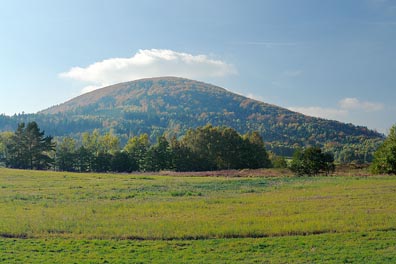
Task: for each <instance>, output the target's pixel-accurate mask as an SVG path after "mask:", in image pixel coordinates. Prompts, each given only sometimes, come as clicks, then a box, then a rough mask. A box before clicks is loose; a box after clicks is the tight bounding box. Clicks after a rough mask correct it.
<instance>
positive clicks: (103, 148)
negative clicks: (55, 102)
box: [1, 122, 271, 172]
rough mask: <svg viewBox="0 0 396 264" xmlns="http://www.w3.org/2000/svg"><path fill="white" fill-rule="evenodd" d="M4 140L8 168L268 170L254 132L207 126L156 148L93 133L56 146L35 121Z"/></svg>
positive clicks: (143, 140)
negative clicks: (244, 132)
mask: <svg viewBox="0 0 396 264" xmlns="http://www.w3.org/2000/svg"><path fill="white" fill-rule="evenodd" d="M4 135H5V134H3V136H4ZM5 138H6V139H3V140H1V141H2V142H3V151H2V152H3V160H4V161H5V164H6V166H7V167H11V168H21V169H49V168H54V169H56V170H62V171H80V172H88V171H95V172H106V171H115V172H131V171H159V170H176V171H202V170H221V169H243V168H267V167H270V166H271V162H270V160H269V157H268V154H267V152H266V150H265V147H264V142H263V140H262V138H261V137H260V136H259V134H258V133H256V132H253V133H248V134H245V135H240V134H238V133H237V132H236V131H235V130H234V129H232V128H226V127H213V126H211V125H207V126H205V127H199V128H197V129H190V130H189V131H188V132H187V134H186V135H185V136H184V137H183V138H182V139H177V138H175V137H173V138H171V139H167V138H166V137H165V136H159V137H158V138H157V142H156V143H155V144H151V143H150V141H149V136H148V135H147V134H141V135H139V136H134V137H132V138H130V139H129V140H128V142H127V144H126V145H125V146H124V147H123V148H121V147H120V141H119V138H118V137H116V136H115V135H113V134H112V133H107V134H105V135H101V134H100V133H99V131H97V130H94V131H93V132H92V133H83V135H82V138H81V142H77V141H76V140H75V139H73V138H71V137H65V138H63V139H62V140H61V141H60V142H57V144H55V143H54V142H53V139H52V137H49V136H45V135H44V132H43V131H40V129H39V127H38V125H37V123H35V122H31V123H28V124H27V125H26V126H25V124H24V123H21V124H20V125H19V126H18V128H17V130H16V131H15V133H10V134H8V136H7V137H5ZM4 142H5V144H4ZM4 145H5V147H4Z"/></svg>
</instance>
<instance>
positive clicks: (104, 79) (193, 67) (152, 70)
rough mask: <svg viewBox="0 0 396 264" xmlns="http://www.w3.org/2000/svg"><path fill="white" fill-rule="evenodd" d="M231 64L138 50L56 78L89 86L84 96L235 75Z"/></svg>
mask: <svg viewBox="0 0 396 264" xmlns="http://www.w3.org/2000/svg"><path fill="white" fill-rule="evenodd" d="M236 73H237V70H236V68H235V67H234V66H233V65H232V64H228V63H226V62H224V61H221V60H216V59H213V58H210V57H208V56H207V55H192V54H189V53H182V52H176V51H173V50H165V49H150V50H139V51H138V52H137V53H136V54H134V55H133V56H132V57H130V58H111V59H106V60H103V61H99V62H95V63H93V64H91V65H89V66H87V67H73V68H71V69H70V70H69V71H67V72H63V73H61V74H59V76H60V77H62V78H69V79H74V80H78V81H82V82H86V83H88V84H89V86H87V87H86V88H84V92H86V91H92V90H94V89H95V87H96V88H98V87H103V86H106V85H111V84H115V83H120V82H126V81H132V80H137V79H141V78H148V77H159V76H177V77H185V78H192V79H202V78H211V77H224V76H227V75H232V74H236Z"/></svg>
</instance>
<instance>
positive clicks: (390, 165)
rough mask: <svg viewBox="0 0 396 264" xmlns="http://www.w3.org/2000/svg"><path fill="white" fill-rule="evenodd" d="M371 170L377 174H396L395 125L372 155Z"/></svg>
mask: <svg viewBox="0 0 396 264" xmlns="http://www.w3.org/2000/svg"><path fill="white" fill-rule="evenodd" d="M371 170H372V172H373V173H377V174H380V173H387V174H396V125H393V126H392V128H391V129H390V131H389V135H388V137H387V138H386V139H385V141H384V143H383V144H382V145H381V146H380V147H379V148H378V150H377V151H376V152H375V153H374V161H373V163H372V165H371Z"/></svg>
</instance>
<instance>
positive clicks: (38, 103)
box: [0, 0, 396, 133]
mask: <svg viewBox="0 0 396 264" xmlns="http://www.w3.org/2000/svg"><path fill="white" fill-rule="evenodd" d="M159 76H177V77H185V78H190V79H195V80H199V81H204V82H207V83H211V84H214V85H218V86H221V87H223V88H226V89H227V90H230V91H232V92H235V93H238V94H242V95H244V96H247V97H250V98H253V99H256V100H260V101H264V102H266V103H270V104H275V105H279V106H281V107H285V108H288V109H290V110H293V111H297V112H301V113H304V114H307V115H311V116H318V117H323V118H327V119H333V120H339V121H342V122H347V123H353V124H355V125H362V126H367V127H368V128H370V129H375V130H377V131H379V132H382V133H387V132H388V130H389V128H390V127H391V126H392V125H393V124H395V123H396V120H395V119H396V104H395V103H394V101H395V99H396V87H395V86H396V85H395V84H396V0H321V1H317V0H257V1H256V0H234V1H232V0H200V1H196V0H191V1H190V0H167V1H162V0H161V1H160V0H157V1H154V0H145V1H133V0H125V1H122V0H106V1H104V0H84V1H81V0H64V1H62V0H35V1H29V0H25V1H21V0H9V1H6V0H0V94H1V96H0V114H1V113H4V114H7V115H13V114H15V113H22V112H24V113H35V112H37V111H40V110H43V109H46V108H48V107H50V106H53V105H56V104H60V103H62V102H65V101H67V100H69V99H71V98H73V97H75V96H78V95H80V94H82V93H85V92H88V91H92V90H95V89H98V88H100V87H104V86H106V85H111V84H115V83H119V82H125V81H132V80H136V79H141V78H146V77H159Z"/></svg>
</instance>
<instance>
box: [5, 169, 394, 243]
mask: <svg viewBox="0 0 396 264" xmlns="http://www.w3.org/2000/svg"><path fill="white" fill-rule="evenodd" d="M0 215H1V218H0V236H1V237H3V238H47V239H51V238H73V239H121V240H122V239H129V240H172V239H176V240H192V239H209V238H211V239H213V238H260V237H268V236H290V235H310V234H323V233H348V232H371V231H392V230H393V231H394V230H396V177H394V176H378V177H314V178H290V177H285V178H261V177H254V178H225V177H216V178H211V177H172V176H155V175H133V174H77V173H63V172H41V171H21V170H8V169H0Z"/></svg>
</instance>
